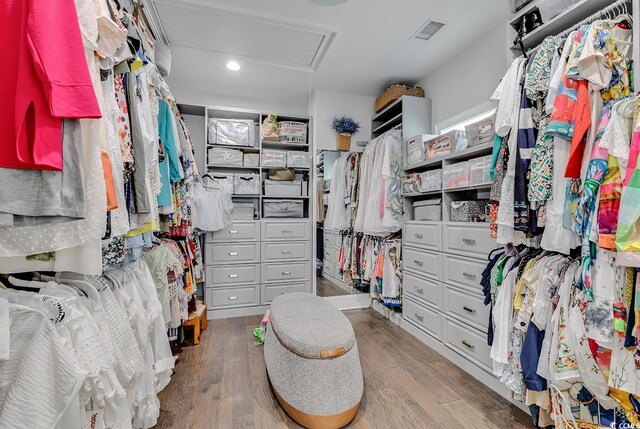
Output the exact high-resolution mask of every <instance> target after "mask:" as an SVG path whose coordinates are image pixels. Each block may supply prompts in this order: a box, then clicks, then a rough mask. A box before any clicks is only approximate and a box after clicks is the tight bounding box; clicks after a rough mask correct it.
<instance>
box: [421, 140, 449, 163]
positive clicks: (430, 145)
mask: <svg viewBox="0 0 640 429" xmlns="http://www.w3.org/2000/svg"><path fill="white" fill-rule="evenodd" d="M450 152H451V139H450V138H449V137H447V136H438V137H434V138H432V139H431V140H429V141H428V142H427V143H426V144H425V149H424V157H425V159H429V158H435V157H437V156H441V155H447V154H449V153H450Z"/></svg>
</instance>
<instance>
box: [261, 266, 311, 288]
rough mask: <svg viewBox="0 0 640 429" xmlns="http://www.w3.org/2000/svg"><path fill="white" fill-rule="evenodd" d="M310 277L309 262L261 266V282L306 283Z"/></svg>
mask: <svg viewBox="0 0 640 429" xmlns="http://www.w3.org/2000/svg"><path fill="white" fill-rule="evenodd" d="M310 276H311V262H309V261H305V262H289V263H280V264H262V282H263V283H277V282H295V281H307V280H310Z"/></svg>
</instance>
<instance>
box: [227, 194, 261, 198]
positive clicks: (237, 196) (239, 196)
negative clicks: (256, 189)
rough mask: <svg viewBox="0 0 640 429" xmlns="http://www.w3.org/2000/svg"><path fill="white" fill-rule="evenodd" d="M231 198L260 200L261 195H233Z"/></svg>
mask: <svg viewBox="0 0 640 429" xmlns="http://www.w3.org/2000/svg"><path fill="white" fill-rule="evenodd" d="M231 198H260V194H231Z"/></svg>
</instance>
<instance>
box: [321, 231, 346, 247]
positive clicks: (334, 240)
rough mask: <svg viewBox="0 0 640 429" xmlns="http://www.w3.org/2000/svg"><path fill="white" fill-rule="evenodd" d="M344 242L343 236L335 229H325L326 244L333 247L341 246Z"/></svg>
mask: <svg viewBox="0 0 640 429" xmlns="http://www.w3.org/2000/svg"><path fill="white" fill-rule="evenodd" d="M341 244H342V236H341V235H340V233H338V232H335V231H328V230H326V229H325V230H324V245H325V246H331V247H340V245H341Z"/></svg>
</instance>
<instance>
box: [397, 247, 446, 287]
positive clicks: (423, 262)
mask: <svg viewBox="0 0 640 429" xmlns="http://www.w3.org/2000/svg"><path fill="white" fill-rule="evenodd" d="M439 260H440V254H437V253H434V252H429V251H427V250H422V249H416V248H413V247H403V248H402V261H403V264H404V267H405V269H407V270H409V271H415V272H418V273H419V274H422V275H423V276H426V277H429V278H431V279H434V280H438V279H440V275H441V273H440V263H439Z"/></svg>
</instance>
